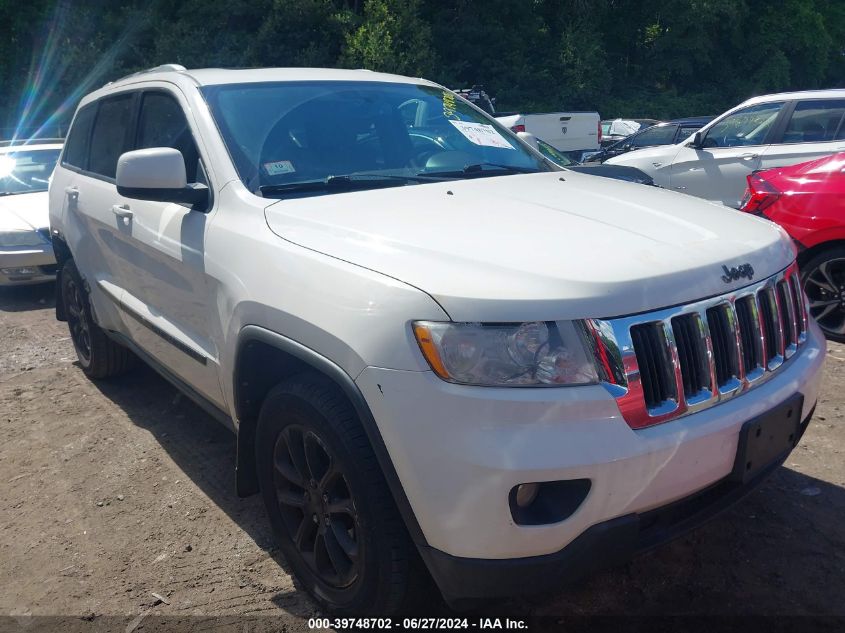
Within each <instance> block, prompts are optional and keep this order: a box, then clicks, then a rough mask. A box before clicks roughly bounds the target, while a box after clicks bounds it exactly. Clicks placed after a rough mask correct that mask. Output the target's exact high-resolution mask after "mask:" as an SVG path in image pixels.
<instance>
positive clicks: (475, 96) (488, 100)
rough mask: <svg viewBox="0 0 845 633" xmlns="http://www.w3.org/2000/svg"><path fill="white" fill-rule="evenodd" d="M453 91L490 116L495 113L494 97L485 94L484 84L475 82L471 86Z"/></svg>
mask: <svg viewBox="0 0 845 633" xmlns="http://www.w3.org/2000/svg"><path fill="white" fill-rule="evenodd" d="M454 93H455V94H456V95H459V96H461V97H463V98H464V99H466V100H467V101H469V102H470V103H472V104H473V105H475V106H477V107H479V108H481V109H482V110H484V111H485V112H486V113H487V114H489V115H491V116H494V115H495V114H496V98H495V97H491V96H490V95H489V94H487V91H486V90H484V86H482V85H478V84H477V85H475V86H473V87H472V88H461V89H459V90H455V91H454Z"/></svg>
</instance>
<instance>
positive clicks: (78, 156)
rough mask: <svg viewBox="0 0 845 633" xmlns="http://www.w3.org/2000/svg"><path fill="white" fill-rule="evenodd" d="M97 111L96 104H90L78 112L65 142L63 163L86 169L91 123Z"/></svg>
mask: <svg viewBox="0 0 845 633" xmlns="http://www.w3.org/2000/svg"><path fill="white" fill-rule="evenodd" d="M96 112H97V106H96V104H89V105H87V106H85V107H84V108H82V109H81V110H79V112H77V113H76V118H75V119H74V120H73V125H72V126H71V128H70V133H69V134H68V137H67V142H66V143H65V153H64V155H63V156H62V163H63V164H65V165H70V166H71V167H76V168H77V169H85V168H86V167H87V166H88V165H87V163H88V140H89V139H90V138H91V124H92V123H93V122H94V114H96Z"/></svg>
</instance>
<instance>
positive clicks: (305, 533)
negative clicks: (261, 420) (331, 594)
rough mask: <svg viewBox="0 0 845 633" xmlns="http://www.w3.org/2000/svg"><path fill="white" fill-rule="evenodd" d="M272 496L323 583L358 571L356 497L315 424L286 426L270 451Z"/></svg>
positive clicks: (345, 579)
mask: <svg viewBox="0 0 845 633" xmlns="http://www.w3.org/2000/svg"><path fill="white" fill-rule="evenodd" d="M273 465H274V483H275V492H276V499H277V500H278V503H279V509H280V512H281V515H282V519H283V521H284V522H285V526H286V527H287V529H288V532H289V534H290V535H291V538H292V540H293V543H294V545H295V547H296V549H297V550H298V551H299V553H300V554H301V556H302V559H303V560H304V561H305V563H306V564H307V565H308V567H309V568H310V569H311V571H312V572H313V573H314V574H315V575H317V576H318V577H319V578H320V580H321V581H322V582H324V583H325V584H326V585H328V586H330V587H333V588H336V589H342V588H344V587H348V586H350V585H351V584H352V583H354V582H355V580H356V579H357V578H358V576H359V571H360V569H359V568H360V561H361V557H362V551H361V547H362V542H361V541H362V539H359V534H360V527H359V524H358V514H357V512H356V510H355V502H354V500H353V498H352V494H351V491H350V487H349V483H348V481H347V479H346V476H345V475H344V473H343V472H342V471H341V470H340V468H339V465H338V460H337V458H336V457H335V456H334V455H333V454H332V452H331V450H330V449H329V448H328V446H327V445H326V443H325V442H324V441H323V440H322V439H321V438H320V437H319V435H317V433H316V432H315V430H314V429H311V428H305V427H303V426H299V425H289V426H287V427H285V429H284V430H283V431H282V433H280V434H279V436H278V438H277V440H276V446H275V448H274V451H273Z"/></svg>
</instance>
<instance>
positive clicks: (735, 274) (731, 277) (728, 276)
mask: <svg viewBox="0 0 845 633" xmlns="http://www.w3.org/2000/svg"><path fill="white" fill-rule="evenodd" d="M722 270H723V271H725V274H724V275H722V281H724V282H725V283H726V284H729V283H731V282H732V281H736V280H737V279H742V278H743V277H745V278H746V279H748V280H749V281H751V280H752V279H753V278H754V269H753V268H752V267H751V264H740V265H739V266H736V267H734V268H728V267H727V266H722Z"/></svg>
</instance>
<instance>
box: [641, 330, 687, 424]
mask: <svg viewBox="0 0 845 633" xmlns="http://www.w3.org/2000/svg"><path fill="white" fill-rule="evenodd" d="M631 339H632V341H633V343H634V350H635V351H636V355H637V363H638V364H639V368H640V381H641V384H642V387H643V397H644V398H645V402H646V406H647V407H648V408H649V409H654V408H657V407H659V406H660V405H662V404H663V403H664V402H666V401H668V400H673V399H674V398H675V397H676V394H675V380H674V377H673V373H672V371H671V360H670V358H669V347H668V345H667V343H666V337H665V336H664V334H663V330H662V327H661V325H660V324H658V323H647V324H644V325H637V326H634V327H632V328H631Z"/></svg>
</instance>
